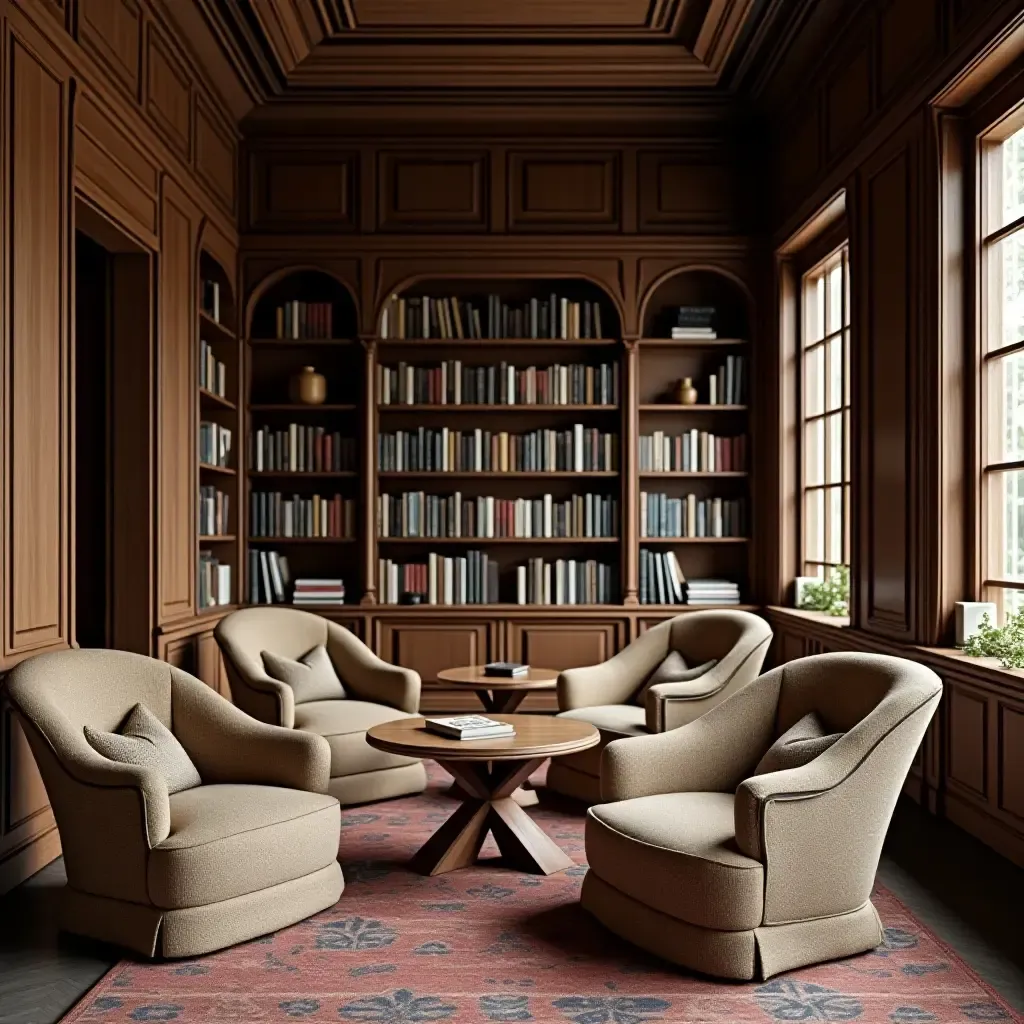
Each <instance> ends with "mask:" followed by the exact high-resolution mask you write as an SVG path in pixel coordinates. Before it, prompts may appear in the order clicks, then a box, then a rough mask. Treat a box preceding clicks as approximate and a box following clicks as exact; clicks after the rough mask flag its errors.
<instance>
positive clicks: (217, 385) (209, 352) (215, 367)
mask: <svg viewBox="0 0 1024 1024" xmlns="http://www.w3.org/2000/svg"><path fill="white" fill-rule="evenodd" d="M199 386H200V387H201V388H205V389H206V390H207V391H212V392H213V393H214V394H215V395H220V397H221V398H227V395H228V371H227V367H226V366H225V365H224V363H222V362H221V361H220V360H219V359H218V358H217V357H216V356H215V355H214V354H213V347H212V346H211V345H210V343H209V342H208V341H200V342H199Z"/></svg>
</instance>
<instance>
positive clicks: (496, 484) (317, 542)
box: [244, 269, 751, 621]
mask: <svg viewBox="0 0 1024 1024" xmlns="http://www.w3.org/2000/svg"><path fill="white" fill-rule="evenodd" d="M680 306H685V307H693V306H700V307H714V308H715V309H716V317H715V325H716V330H717V333H716V335H715V336H714V337H699V338H692V337H687V338H672V337H671V334H672V325H673V324H674V323H675V318H676V315H677V311H678V308H679V307H680ZM749 318H750V312H749V309H748V306H747V302H746V298H745V295H744V293H743V292H742V290H741V289H740V288H739V287H738V286H736V285H734V284H733V283H732V282H731V281H730V280H729V279H728V278H726V277H725V276H723V275H721V274H718V273H715V272H711V271H705V270H686V271H680V272H679V273H676V274H673V275H671V276H669V277H668V278H667V279H666V280H664V281H663V282H662V283H661V284H660V285H658V286H657V288H655V290H654V291H653V293H652V294H650V295H649V296H648V298H647V301H646V303H645V306H644V312H643V317H642V336H640V337H631V338H630V337H624V336H623V331H622V323H621V319H620V315H619V311H618V309H617V307H616V304H615V302H613V301H612V299H611V298H610V297H609V295H608V294H606V293H605V292H604V290H603V289H602V288H601V287H599V286H598V285H597V284H594V283H592V282H590V281H587V280H582V279H577V278H551V279H549V278H542V277H535V278H531V277H523V278H512V279H509V278H479V279H473V278H462V277H460V278H437V279H432V278H424V279H421V280H419V281H417V282H416V284H415V285H413V286H410V287H408V288H406V289H403V290H402V291H400V292H397V293H395V294H392V295H389V296H387V297H386V298H385V299H384V301H383V302H382V304H381V307H380V309H379V310H378V319H377V323H376V331H375V333H374V334H372V335H364V336H363V337H362V338H359V337H358V323H359V318H358V311H357V307H356V304H355V302H354V300H353V298H352V295H351V293H350V292H349V291H348V289H347V288H346V287H345V286H344V285H342V284H341V283H340V282H339V281H337V280H336V279H335V278H333V277H332V276H331V275H329V274H328V273H326V272H322V271H317V270H304V269H296V270H291V271H286V272H283V273H281V274H280V276H279V277H278V278H276V279H275V280H273V281H271V282H270V283H269V284H268V285H266V286H264V287H263V288H262V290H261V291H260V292H259V293H258V295H257V297H256V299H255V300H254V302H253V304H252V307H251V311H250V317H249V319H250V327H249V337H248V342H247V365H248V404H247V408H246V444H245V456H244V457H245V460H246V462H245V464H246V467H247V472H246V479H245V483H246V499H245V502H244V504H245V509H244V515H245V518H246V524H247V525H246V538H247V548H248V556H247V559H246V584H245V594H244V596H245V599H246V600H247V601H249V602H255V601H260V602H263V601H266V600H267V599H268V598H269V599H271V600H281V599H282V597H283V599H284V600H286V601H288V600H290V596H289V594H288V593H287V588H286V587H285V588H282V589H281V590H280V591H279V592H278V593H276V594H275V593H274V589H275V581H274V580H273V579H272V578H271V579H270V581H269V582H270V586H269V587H268V586H266V585H265V584H266V582H267V579H266V577H265V570H264V568H263V563H262V562H261V558H262V555H261V553H266V554H267V555H270V554H271V553H273V554H274V555H276V556H277V557H278V559H280V557H281V556H283V557H284V560H285V562H286V565H287V571H288V574H289V575H290V577H291V578H292V579H295V578H296V577H316V578H328V579H333V578H341V579H344V581H345V586H346V591H347V598H346V603H347V604H348V605H350V606H356V605H362V606H363V609H364V610H365V609H368V608H372V607H379V608H380V609H381V613H382V614H383V613H384V612H386V610H387V609H389V608H390V609H393V612H394V613H397V614H403V615H404V614H409V615H417V614H425V613H426V612H427V611H428V609H431V608H432V609H433V610H434V611H435V612H437V611H439V610H443V611H446V612H452V613H456V614H457V613H459V612H460V610H461V611H462V612H466V613H475V614H477V615H479V614H481V613H484V614H486V613H488V612H492V613H494V614H498V615H499V616H500V615H504V614H512V613H513V611H514V609H516V608H521V609H524V610H526V609H528V608H530V607H537V606H538V605H541V606H543V608H544V609H545V610H547V609H551V610H558V611H560V612H564V613H565V614H576V613H579V614H594V615H597V614H600V613H605V614H607V613H608V612H609V611H610V610H612V611H613V610H614V609H616V608H618V609H620V610H622V609H624V608H627V607H636V608H638V609H639V608H642V609H643V610H644V611H645V613H647V612H649V613H652V614H666V613H669V614H670V613H674V612H675V611H679V610H686V608H687V607H690V605H687V604H683V603H681V600H680V598H687V597H688V596H689V597H690V600H692V601H693V606H697V601H698V599H699V597H700V595H697V594H694V595H692V596H691V595H687V594H685V593H682V594H680V592H678V590H677V591H673V590H672V588H671V587H669V586H666V585H665V583H666V581H665V580H662V587H661V589H659V588H658V586H656V585H655V584H654V583H653V582H652V580H651V579H648V576H649V575H650V574H651V571H652V570H651V562H652V559H653V558H655V557H662V556H664V555H665V554H667V553H669V552H671V554H672V556H673V557H674V560H675V562H674V564H675V565H677V566H678V568H679V570H681V572H682V574H683V575H685V577H686V578H687V580H692V579H694V578H697V579H712V580H724V581H728V582H729V583H730V584H734V585H735V588H736V590H737V591H738V594H739V595H740V600H741V601H742V600H743V599H744V597H745V595H746V594H747V592H748V589H749V586H750V553H749V546H750V536H751V521H750V516H751V508H750V504H751V503H750V488H749V485H748V479H749V476H748V466H749V460H750V446H749V438H748V424H749V416H748V402H747V397H746V396H747V394H748V393H749V370H750V368H749V360H748V348H749V346H748V338H749V329H750V319H749ZM310 366H312V367H314V368H315V370H316V372H317V373H319V374H321V375H322V376H323V378H324V384H325V386H326V393H325V395H324V396H323V401H322V402H321V403H320V404H316V405H311V404H306V403H304V402H303V401H301V400H299V399H298V398H297V397H296V393H295V390H294V386H293V385H291V382H292V381H293V380H294V379H295V377H296V375H297V374H299V373H300V372H302V368H303V367H310ZM712 377H715V378H716V379H717V387H716V393H715V394H714V395H713V396H712V394H711V393H710V383H709V382H710V380H711V378H712ZM685 378H689V379H690V380H691V381H692V384H693V386H694V387H695V388H696V390H697V396H696V401H694V402H692V403H691V404H687V402H688V401H689V400H691V399H692V398H693V396H692V395H690V394H687V395H686V396H683V398H685V399H686V400H687V401H684V400H683V398H681V397H680V396H679V395H678V394H677V391H678V389H679V382H680V381H681V380H683V379H685ZM655 441H656V442H657V452H655V450H654V446H655ZM325 445H326V448H325ZM339 451H340V452H341V456H340V459H339ZM666 460H667V461H666ZM316 501H322V502H323V503H325V504H327V503H330V504H332V508H333V509H335V511H331V510H328V511H327V512H324V511H323V508H324V506H323V505H322V506H321V512H320V514H319V515H316V514H314V513H313V512H311V508H312V505H313V504H314V503H315V502H316ZM339 503H340V507H343V509H344V514H342V513H340V512H338V511H336V509H337V508H338V507H339ZM289 505H290V506H291V507H290V508H289ZM300 505H302V506H303V509H304V511H301V510H300V509H299V506H300ZM325 515H326V516H327V518H326V519H325V518H324V516H325ZM311 516H312V518H310V517H311ZM339 524H341V525H339ZM654 579H655V580H656V575H655V576H654ZM708 600H709V599H708ZM709 603H710V600H709ZM723 603H730V602H728V601H726V602H723ZM704 606H706V605H704ZM741 606H744V605H741ZM510 621H511V620H510Z"/></svg>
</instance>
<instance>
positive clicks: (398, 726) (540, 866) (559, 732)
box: [366, 714, 599, 875]
mask: <svg viewBox="0 0 1024 1024" xmlns="http://www.w3.org/2000/svg"><path fill="white" fill-rule="evenodd" d="M492 717H493V718H496V719H498V720H499V721H501V722H511V723H512V724H513V725H514V726H515V729H516V734H515V736H512V737H505V738H499V739H485V740H451V739H448V738H447V737H445V736H438V735H435V734H434V733H432V732H429V731H428V730H427V728H426V726H425V725H424V721H423V719H422V718H401V719H399V720H398V721H395V722H384V723H382V724H381V725H375V726H373V727H372V728H370V729H369V730H367V733H366V740H367V742H368V743H369V744H370V746H372V747H377V748H378V749H379V750H386V751H388V752H389V753H392V754H404V755H405V756H407V757H429V758H432V759H433V760H435V761H437V762H438V764H440V765H441V767H442V768H444V769H445V771H447V772H448V773H449V774H450V775H452V776H453V777H454V778H455V780H456V781H457V782H458V783H459V784H460V786H461V788H462V792H461V793H459V796H460V798H461V800H462V803H461V804H460V805H459V807H458V808H457V809H456V810H455V812H454V813H453V814H452V815H451V817H450V818H449V819H448V820H447V821H446V822H445V823H444V824H443V825H441V827H440V828H439V829H438V830H437V831H436V832H435V833H434V834H433V835H432V836H431V837H430V838H429V839H428V840H427V841H426V843H424V844H423V846H422V847H421V848H420V850H419V852H418V853H417V854H416V855H415V856H414V857H413V860H412V867H413V869H414V870H416V871H419V872H420V873H421V874H424V875H440V874H443V873H444V872H446V871H453V870H455V869H456V868H464V867H469V866H470V865H472V864H475V863H476V859H477V856H478V855H479V853H480V847H481V846H483V842H484V839H485V838H486V837H487V833H488V832H493V833H494V838H495V841H496V842H497V844H498V849H499V850H501V853H502V856H503V857H504V859H505V861H506V862H507V863H509V864H510V865H511V866H513V867H516V868H518V869H519V870H520V871H534V872H540V873H542V874H545V875H550V874H551V873H552V872H554V871H562V870H564V869H565V868H567V867H571V866H572V861H571V860H570V859H569V858H568V857H567V856H566V855H565V854H564V853H563V852H562V851H561V850H560V849H559V848H558V846H556V845H555V843H554V842H552V841H551V840H550V839H549V838H548V836H547V834H546V833H545V832H544V831H543V829H541V828H540V826H539V825H537V824H536V822H534V820H533V819H532V818H531V817H530V816H529V815H528V814H527V813H526V811H524V810H523V808H522V807H521V806H520V805H519V804H518V803H517V802H516V801H515V800H514V799H513V798H512V794H513V793H514V792H515V790H516V788H517V787H518V785H519V784H520V783H521V782H522V781H523V780H524V779H526V778H528V777H529V775H530V773H531V772H533V771H535V770H536V769H537V768H538V767H539V766H540V765H541V764H542V763H543V762H544V761H545V759H547V758H549V757H559V756H560V755H562V754H575V753H577V752H579V751H581V750H586V749H587V748H588V747H592V746H594V744H596V743H597V742H598V739H599V736H598V732H597V730H596V729H595V728H594V727H593V726H592V725H590V724H589V723H588V722H576V721H572V720H571V719H566V718H551V717H549V716H547V715H501V714H495V715H493V716H492Z"/></svg>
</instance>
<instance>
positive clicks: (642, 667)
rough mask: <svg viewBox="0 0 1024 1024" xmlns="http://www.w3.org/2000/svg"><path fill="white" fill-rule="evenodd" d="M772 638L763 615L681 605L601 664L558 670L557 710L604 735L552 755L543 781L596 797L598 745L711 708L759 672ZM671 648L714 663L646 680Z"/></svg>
mask: <svg viewBox="0 0 1024 1024" xmlns="http://www.w3.org/2000/svg"><path fill="white" fill-rule="evenodd" d="M771 639H772V631H771V628H770V627H769V625H768V623H767V622H765V620H764V619H762V618H761V617H760V616H758V615H752V614H751V613H750V612H740V611H703V612H686V613H685V614H682V615H677V616H676V617H675V618H674V619H669V620H668V621H667V622H661V623H659V624H658V625H657V626H654V627H653V628H652V629H649V630H647V632H646V633H644V634H642V635H641V636H639V637H638V638H637V639H636V640H634V641H633V642H632V643H631V644H630V645H629V646H628V647H627V648H625V649H624V650H622V651H620V652H619V653H618V654H616V655H615V656H614V657H612V658H609V659H608V661H606V662H603V663H602V664H600V665H591V666H588V667H587V668H574V669H569V670H568V671H565V672H563V673H562V674H561V675H560V676H559V678H558V707H559V711H560V716H561V717H562V718H576V719H579V720H581V721H584V722H590V724H591V725H594V726H596V727H597V729H598V730H599V731H600V733H601V742H600V743H599V744H598V745H597V746H596V747H592V748H591V749H590V750H585V751H584V752H583V753H582V754H573V755H571V756H569V757H559V758H557V759H555V760H554V761H552V762H551V765H550V767H549V768H548V780H547V784H548V786H549V787H550V788H551V789H554V790H556V791H558V792H560V793H564V794H565V795H566V796H571V797H575V798H576V799H578V800H587V801H589V802H593V801H595V800H599V799H600V798H601V789H600V766H601V751H602V750H603V749H604V747H605V746H606V745H607V744H608V743H610V742H611V741H612V740H616V739H621V738H622V737H624V736H647V735H650V734H651V733H659V732H666V731H667V730H669V729H677V728H679V726H681V725H685V724H686V723H687V722H692V721H693V720H694V719H695V718H699V717H700V716H701V715H703V714H704V713H705V712H707V711H710V710H711V708H713V707H714V706H715V705H716V704H719V703H721V702H722V701H723V700H725V698H726V697H728V696H729V695H730V694H731V693H734V692H735V691H736V690H738V689H739V688H740V687H741V686H744V685H746V684H747V683H749V682H750V680H752V679H755V678H756V677H757V674H758V672H760V671H761V665H762V664H763V663H764V658H765V655H766V654H767V652H768V645H769V644H770V643H771ZM670 651H679V652H680V653H681V654H682V655H683V657H684V658H685V660H686V662H687V664H688V665H690V666H699V665H702V664H705V663H707V662H709V661H714V662H715V665H714V667H713V668H711V669H710V670H709V671H707V672H705V673H704V674H703V675H701V676H699V677H697V678H696V679H692V680H688V681H686V682H678V683H659V684H657V685H653V686H649V687H646V688H644V684H645V682H646V680H647V679H648V677H649V676H650V675H651V673H652V672H654V670H655V669H656V668H657V667H658V666H659V665H660V664H661V663H662V661H664V659H665V657H666V656H667V655H668V653H669V652H670Z"/></svg>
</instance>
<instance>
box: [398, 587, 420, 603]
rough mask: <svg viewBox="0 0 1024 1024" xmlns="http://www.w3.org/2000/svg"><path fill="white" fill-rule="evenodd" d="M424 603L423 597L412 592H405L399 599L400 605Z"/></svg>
mask: <svg viewBox="0 0 1024 1024" xmlns="http://www.w3.org/2000/svg"><path fill="white" fill-rule="evenodd" d="M422 601H423V595H422V594H417V593H415V592H414V591H411V590H403V591H402V593H401V595H400V596H399V598H398V602H399V604H421V603H422Z"/></svg>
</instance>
